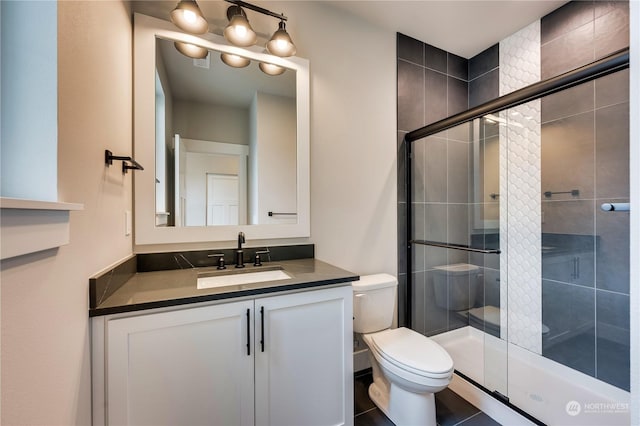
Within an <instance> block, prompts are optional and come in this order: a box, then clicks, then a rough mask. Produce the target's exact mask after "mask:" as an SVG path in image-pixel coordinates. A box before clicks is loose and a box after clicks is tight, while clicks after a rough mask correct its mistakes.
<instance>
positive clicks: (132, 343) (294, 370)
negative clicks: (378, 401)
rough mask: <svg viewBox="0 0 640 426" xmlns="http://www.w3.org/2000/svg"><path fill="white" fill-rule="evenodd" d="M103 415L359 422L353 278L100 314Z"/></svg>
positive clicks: (283, 423)
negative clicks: (355, 398)
mask: <svg viewBox="0 0 640 426" xmlns="http://www.w3.org/2000/svg"><path fill="white" fill-rule="evenodd" d="M92 333H93V336H92V339H93V391H94V397H93V398H94V408H93V416H94V425H103V424H108V425H143V424H145V425H149V424H153V425H221V426H233V425H271V426H287V425H292V426H293V425H296V426H304V425H351V424H353V366H352V347H351V340H352V293H351V287H350V286H343V287H334V288H325V289H319V290H308V291H303V292H297V293H289V294H282V295H274V296H265V297H256V298H255V299H249V300H242V301H231V302H228V303H218V304H211V305H205V306H203V305H199V306H197V307H188V305H187V306H185V305H182V306H180V307H176V308H174V309H171V310H164V311H158V310H155V311H153V312H151V311H138V312H133V313H128V314H118V315H108V316H102V317H94V318H93V319H92Z"/></svg>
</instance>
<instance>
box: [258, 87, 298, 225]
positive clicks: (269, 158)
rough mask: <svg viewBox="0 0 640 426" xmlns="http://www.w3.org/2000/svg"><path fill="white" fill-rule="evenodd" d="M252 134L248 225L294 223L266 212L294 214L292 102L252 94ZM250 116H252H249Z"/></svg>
mask: <svg viewBox="0 0 640 426" xmlns="http://www.w3.org/2000/svg"><path fill="white" fill-rule="evenodd" d="M253 105H255V120H256V122H255V123H252V125H255V126H256V129H257V130H256V131H257V134H258V135H259V137H258V138H257V140H256V141H255V143H252V145H251V156H252V157H254V158H255V162H254V163H253V164H252V166H254V167H255V168H252V169H251V173H256V174H257V176H256V180H257V182H255V183H256V184H257V185H256V190H257V194H255V195H256V201H257V202H256V203H255V205H253V206H252V208H251V210H250V211H251V215H252V216H254V215H255V220H253V221H252V222H251V223H252V224H264V223H291V222H293V223H295V221H296V218H295V216H283V215H280V216H269V215H268V212H269V211H274V212H280V213H286V212H289V213H291V212H295V211H296V208H297V203H296V201H297V200H296V188H297V185H296V159H297V156H296V102H295V99H292V98H286V97H283V96H276V95H270V94H267V93H260V92H258V93H256V95H255V97H254V102H253V103H252V106H253ZM252 115H253V114H252ZM252 142H253V141H252Z"/></svg>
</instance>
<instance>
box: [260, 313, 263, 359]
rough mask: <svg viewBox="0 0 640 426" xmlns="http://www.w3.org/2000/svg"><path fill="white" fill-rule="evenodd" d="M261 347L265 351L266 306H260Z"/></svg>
mask: <svg viewBox="0 0 640 426" xmlns="http://www.w3.org/2000/svg"><path fill="white" fill-rule="evenodd" d="M260 347H261V348H262V352H264V306H260Z"/></svg>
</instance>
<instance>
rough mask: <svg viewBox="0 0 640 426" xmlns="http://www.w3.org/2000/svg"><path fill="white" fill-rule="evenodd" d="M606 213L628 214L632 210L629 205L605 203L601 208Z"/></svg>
mask: <svg viewBox="0 0 640 426" xmlns="http://www.w3.org/2000/svg"><path fill="white" fill-rule="evenodd" d="M600 209H602V210H603V211H605V212H628V211H630V210H631V205H630V204H629V203H603V204H602V205H601V206H600Z"/></svg>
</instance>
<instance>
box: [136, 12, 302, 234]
mask: <svg viewBox="0 0 640 426" xmlns="http://www.w3.org/2000/svg"><path fill="white" fill-rule="evenodd" d="M176 42H178V43H181V42H182V43H190V44H193V45H196V46H199V47H203V48H206V49H207V50H208V51H209V53H208V55H207V56H206V57H205V58H204V59H192V58H189V57H187V56H185V55H183V54H182V53H180V52H178V50H177V48H176V46H175V43H176ZM231 54H232V55H236V56H237V57H240V58H242V60H243V61H244V62H247V63H248V65H247V66H245V67H242V68H236V67H231V66H229V65H227V64H226V63H224V61H223V60H221V59H222V56H224V55H231ZM134 58H135V61H134V124H135V128H134V157H135V158H136V160H137V161H138V162H140V163H141V164H143V165H144V166H145V170H144V171H137V172H136V174H135V177H134V189H135V194H134V205H135V242H136V245H145V244H165V243H189V242H194V243H195V242H206V241H234V240H235V239H236V237H237V234H238V232H239V231H243V232H245V234H246V235H247V237H248V238H251V239H278V238H296V237H308V236H309V234H310V225H309V223H310V220H309V71H308V61H306V60H305V59H301V58H296V57H293V58H279V57H275V56H272V55H269V54H266V53H263V51H262V49H261V48H259V47H254V48H249V49H243V48H238V47H235V46H229V45H227V44H226V41H225V40H224V39H223V38H222V37H220V36H217V35H215V34H211V33H208V34H205V35H204V36H201V37H196V36H192V35H189V34H184V33H182V32H180V31H179V30H178V29H177V28H176V27H175V26H173V24H171V23H170V22H167V21H163V20H160V19H156V18H152V17H149V16H145V15H140V14H135V16H134ZM273 65H275V66H278V67H281V68H282V69H283V70H284V72H283V73H282V74H280V75H268V74H267V73H265V72H263V71H262V68H263V67H265V66H273Z"/></svg>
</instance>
